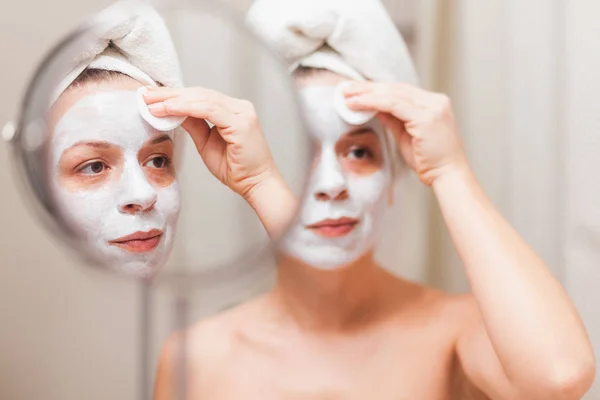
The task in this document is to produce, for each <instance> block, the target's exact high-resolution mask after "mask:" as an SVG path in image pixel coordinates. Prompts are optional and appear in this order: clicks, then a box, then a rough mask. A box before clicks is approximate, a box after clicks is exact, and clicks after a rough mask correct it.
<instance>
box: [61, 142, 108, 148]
mask: <svg viewBox="0 0 600 400" xmlns="http://www.w3.org/2000/svg"><path fill="white" fill-rule="evenodd" d="M83 146H86V147H95V148H97V149H110V148H111V147H112V146H111V144H110V143H108V142H77V143H75V144H74V145H72V146H70V147H69V148H68V149H67V150H70V149H74V148H75V147H83Z"/></svg>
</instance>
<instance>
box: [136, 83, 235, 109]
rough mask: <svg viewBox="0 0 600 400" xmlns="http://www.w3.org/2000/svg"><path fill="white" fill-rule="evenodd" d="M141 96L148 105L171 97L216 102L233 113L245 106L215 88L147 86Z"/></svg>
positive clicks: (188, 100)
mask: <svg viewBox="0 0 600 400" xmlns="http://www.w3.org/2000/svg"><path fill="white" fill-rule="evenodd" d="M143 96H144V101H145V102H146V104H148V105H152V104H160V103H162V102H165V101H168V100H172V99H181V100H184V101H187V102H207V103H214V104H218V105H220V106H221V107H223V108H227V109H229V110H230V111H231V112H234V113H239V112H244V111H245V110H246V108H247V107H246V102H245V101H243V100H239V99H235V98H232V97H228V96H225V95H224V94H222V93H219V92H217V91H215V90H211V89H205V88H203V87H191V88H180V89H177V88H168V87H154V88H147V90H146V91H145V92H144V94H143Z"/></svg>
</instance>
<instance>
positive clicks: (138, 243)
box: [108, 229, 163, 253]
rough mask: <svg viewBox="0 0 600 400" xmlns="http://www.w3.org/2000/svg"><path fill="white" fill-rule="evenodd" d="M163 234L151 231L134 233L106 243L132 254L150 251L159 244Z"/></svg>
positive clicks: (154, 230)
mask: <svg viewBox="0 0 600 400" xmlns="http://www.w3.org/2000/svg"><path fill="white" fill-rule="evenodd" d="M162 234H163V232H162V231H161V230H158V229H153V230H151V231H149V232H135V233H133V234H131V235H127V236H123V237H122V238H119V239H115V240H111V241H110V242H108V243H109V244H110V245H112V246H117V247H120V248H122V249H124V250H127V251H129V252H132V253H144V252H147V251H152V250H154V249H155V248H156V246H158V244H159V243H160V239H161V238H162Z"/></svg>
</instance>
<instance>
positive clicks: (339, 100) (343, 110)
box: [333, 81, 377, 125]
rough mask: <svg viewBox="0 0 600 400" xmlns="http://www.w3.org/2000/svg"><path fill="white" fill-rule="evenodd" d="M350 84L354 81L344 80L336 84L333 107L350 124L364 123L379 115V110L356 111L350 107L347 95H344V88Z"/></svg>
mask: <svg viewBox="0 0 600 400" xmlns="http://www.w3.org/2000/svg"><path fill="white" fill-rule="evenodd" d="M350 84H352V82H350V81H344V82H342V83H340V84H339V85H337V86H336V88H335V93H334V96H333V108H334V109H335V111H337V113H338V114H339V115H340V117H342V119H343V120H344V121H345V122H346V123H348V124H350V125H364V124H366V123H367V122H369V121H370V120H372V119H373V118H374V117H375V116H376V115H377V112H375V111H354V110H351V109H350V108H348V105H347V104H346V97H345V96H344V88H345V87H347V86H348V85H350Z"/></svg>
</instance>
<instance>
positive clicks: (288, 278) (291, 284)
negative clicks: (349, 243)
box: [273, 252, 388, 331]
mask: <svg viewBox="0 0 600 400" xmlns="http://www.w3.org/2000/svg"><path fill="white" fill-rule="evenodd" d="M386 277H388V274H387V273H386V272H385V271H383V270H382V269H381V268H379V266H378V265H377V264H376V262H375V260H374V258H373V253H372V252H370V253H367V254H366V255H364V256H363V257H362V258H360V259H359V260H358V261H356V262H355V263H353V264H351V265H348V266H345V267H343V268H340V269H337V270H331V271H324V270H319V269H316V268H314V267H311V266H309V265H306V264H303V263H302V262H300V261H298V260H296V259H292V258H288V257H283V258H282V259H281V260H280V262H279V265H278V276H277V283H276V285H275V290H274V291H273V297H274V300H275V301H276V302H277V304H278V307H280V308H282V312H283V315H284V318H291V319H292V320H293V321H294V322H296V323H297V324H298V325H299V326H300V327H301V328H307V329H311V330H322V331H336V330H337V331H339V330H353V329H359V328H361V327H364V326H365V325H366V324H368V323H369V322H372V321H373V320H374V319H376V318H378V316H380V314H381V313H380V311H381V309H382V306H383V304H384V302H383V301H382V300H383V296H384V294H385V292H386V291H385V290H383V289H384V288H383V285H384V283H385V282H386V279H385V278H386Z"/></svg>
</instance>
